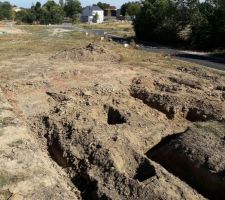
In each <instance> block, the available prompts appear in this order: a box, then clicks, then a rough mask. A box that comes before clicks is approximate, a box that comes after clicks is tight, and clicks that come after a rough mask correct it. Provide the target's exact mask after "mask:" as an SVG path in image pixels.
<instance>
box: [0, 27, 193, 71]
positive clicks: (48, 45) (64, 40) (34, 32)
mask: <svg viewBox="0 0 225 200" xmlns="http://www.w3.org/2000/svg"><path fill="white" fill-rule="evenodd" d="M94 26H96V27H103V26H106V27H107V28H110V27H112V26H113V27H112V28H113V29H116V27H119V28H120V29H124V28H126V27H131V24H130V23H129V24H128V23H125V24H119V23H118V24H117V25H113V24H112V23H109V24H100V25H94ZM16 28H19V29H22V30H23V31H26V34H20V35H18V34H12V35H10V34H8V35H1V36H0V61H6V60H7V59H11V58H15V57H19V58H20V57H26V56H28V55H35V54H40V55H45V56H46V55H47V56H51V55H53V54H55V53H56V52H58V51H61V50H63V49H69V48H80V47H84V46H86V45H87V44H89V43H99V44H101V45H103V46H106V47H107V48H109V49H110V50H113V51H115V52H116V53H117V54H119V55H120V56H121V63H124V64H127V65H132V66H134V67H154V68H158V69H161V68H174V67H177V66H181V65H182V66H186V67H188V66H195V65H194V64H191V63H187V62H182V61H178V60H175V59H173V58H171V57H170V56H168V55H164V54H159V53H151V52H146V51H141V50H138V49H135V48H133V47H129V48H124V47H123V46H122V45H120V44H117V43H115V42H108V41H100V38H99V37H95V36H85V35H84V34H82V33H79V32H72V31H71V32H62V33H60V34H58V35H57V34H56V35H53V34H52V33H53V32H54V30H55V29H54V28H52V27H47V26H16ZM40 55H38V56H37V57H40V58H41V56H40Z"/></svg>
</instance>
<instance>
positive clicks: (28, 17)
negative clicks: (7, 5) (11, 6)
mask: <svg viewBox="0 0 225 200" xmlns="http://www.w3.org/2000/svg"><path fill="white" fill-rule="evenodd" d="M35 20H36V16H35V14H34V13H33V12H32V11H31V9H23V10H21V11H19V12H17V13H16V21H17V22H23V23H28V24H32V23H33V22H34V21H35Z"/></svg>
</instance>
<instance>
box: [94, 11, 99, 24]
mask: <svg viewBox="0 0 225 200" xmlns="http://www.w3.org/2000/svg"><path fill="white" fill-rule="evenodd" d="M98 20H99V15H98V13H95V15H94V17H93V21H94V22H95V23H97V22H98Z"/></svg>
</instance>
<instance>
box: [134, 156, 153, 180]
mask: <svg viewBox="0 0 225 200" xmlns="http://www.w3.org/2000/svg"><path fill="white" fill-rule="evenodd" d="M155 175H156V171H155V168H154V167H153V166H152V165H151V164H150V162H149V161H148V160H147V159H144V160H143V161H142V162H141V163H140V164H139V166H138V168H137V169H136V172H135V175H134V177H133V178H134V179H135V180H138V181H139V182H143V181H145V180H147V179H149V178H151V177H153V176H155Z"/></svg>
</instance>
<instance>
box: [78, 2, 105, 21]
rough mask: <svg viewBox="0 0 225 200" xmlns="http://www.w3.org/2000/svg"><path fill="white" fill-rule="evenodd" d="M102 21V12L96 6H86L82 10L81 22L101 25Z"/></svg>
mask: <svg viewBox="0 0 225 200" xmlns="http://www.w3.org/2000/svg"><path fill="white" fill-rule="evenodd" d="M103 21H104V11H103V10H102V9H101V8H99V7H98V6H96V5H93V6H87V7H85V8H84V9H83V11H82V15H81V22H85V23H98V24H99V23H102V22H103Z"/></svg>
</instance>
